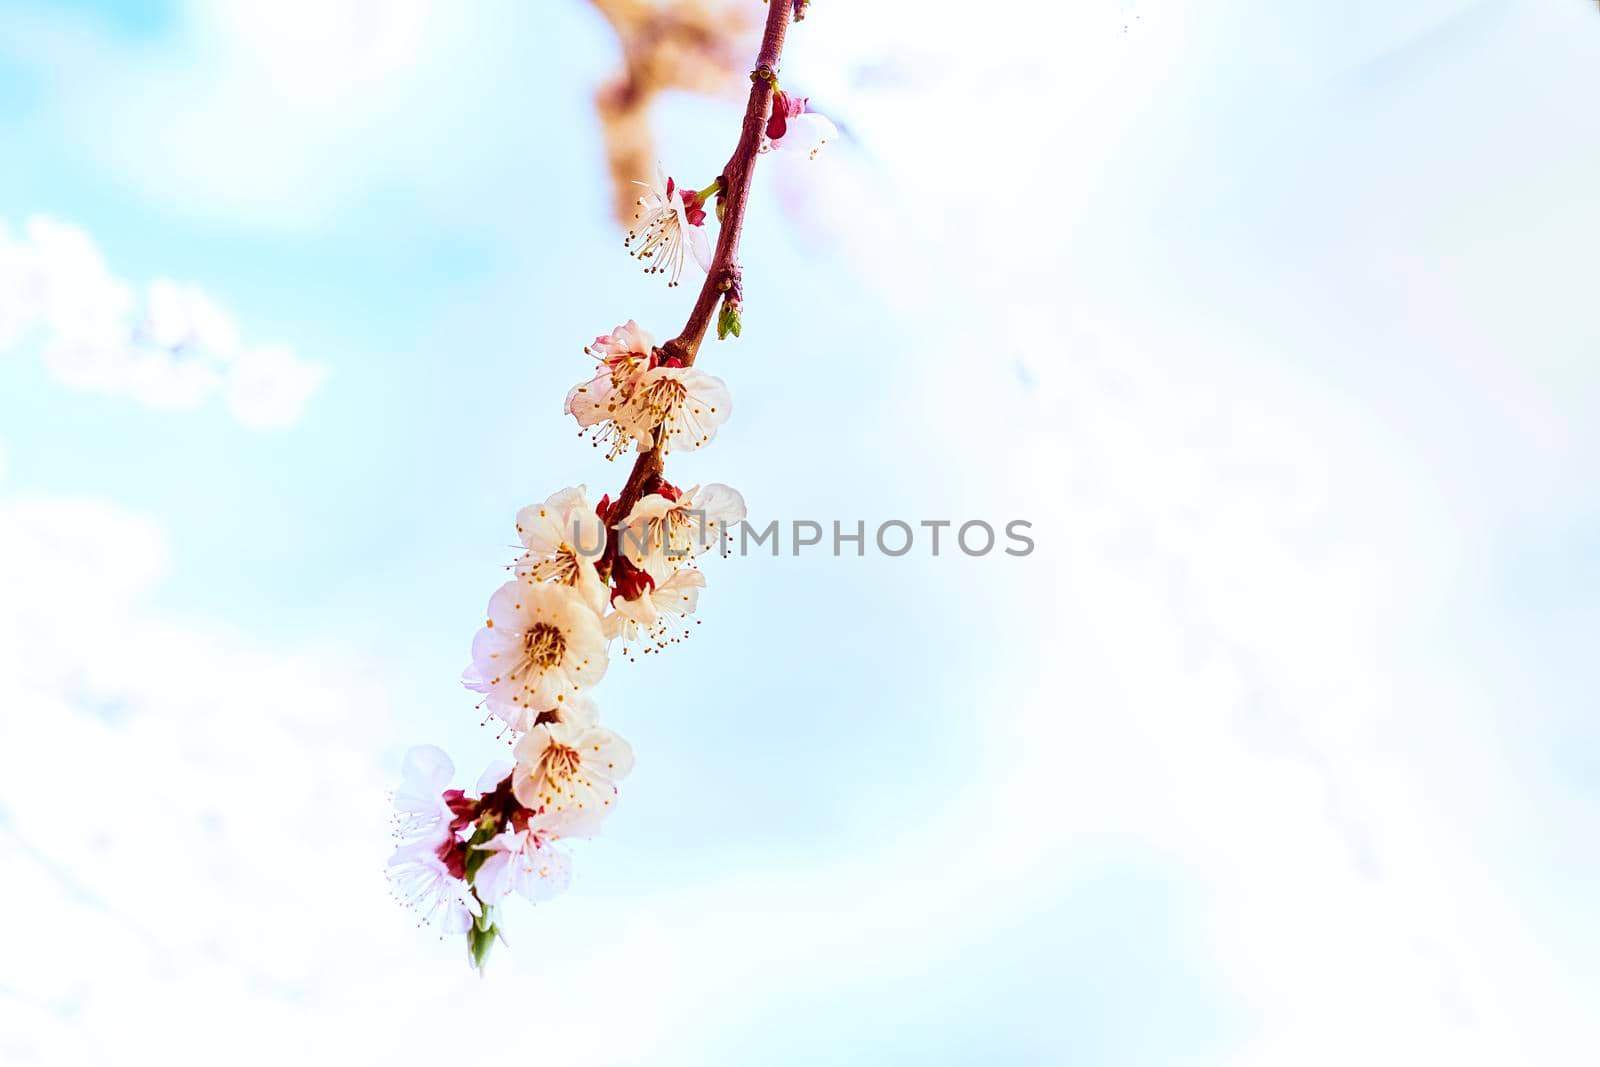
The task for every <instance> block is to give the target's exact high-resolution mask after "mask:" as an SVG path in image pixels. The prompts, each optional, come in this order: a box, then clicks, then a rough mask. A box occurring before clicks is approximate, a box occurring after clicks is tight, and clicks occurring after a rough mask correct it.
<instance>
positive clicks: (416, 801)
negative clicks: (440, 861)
mask: <svg viewBox="0 0 1600 1067" xmlns="http://www.w3.org/2000/svg"><path fill="white" fill-rule="evenodd" d="M455 773H456V767H455V764H454V763H451V762H450V757H449V756H448V755H446V754H445V752H444V750H443V749H441V748H436V747H434V746H433V745H417V746H416V747H414V748H412V749H410V750H408V751H407V752H406V754H405V758H404V759H403V760H401V762H400V788H399V789H397V790H395V794H394V811H395V835H396V836H397V837H400V838H401V839H403V840H405V841H423V840H425V841H431V842H432V843H433V844H435V845H437V844H439V843H440V842H441V841H443V840H445V837H446V836H447V835H448V833H449V828H450V823H451V822H452V821H453V820H454V819H455V817H456V815H457V810H456V808H455V807H452V803H451V802H452V800H453V799H455V798H459V797H460V796H461V792H460V790H455V791H453V792H454V796H452V795H451V793H452V791H451V790H450V779H451V778H453V777H454V776H455Z"/></svg>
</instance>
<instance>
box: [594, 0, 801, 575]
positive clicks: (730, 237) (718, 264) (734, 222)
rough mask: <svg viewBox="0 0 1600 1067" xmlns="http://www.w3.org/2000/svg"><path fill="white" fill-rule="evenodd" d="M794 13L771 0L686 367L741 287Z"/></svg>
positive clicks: (632, 477)
mask: <svg viewBox="0 0 1600 1067" xmlns="http://www.w3.org/2000/svg"><path fill="white" fill-rule="evenodd" d="M793 11H794V4H793V2H792V0H767V23H766V27H765V29H764V30H763V31H762V33H761V50H760V52H759V53H758V54H757V56H756V66H755V69H754V70H753V71H751V72H750V100H749V102H748V103H747V104H745V109H744V125H743V126H742V127H741V128H740V130H739V143H738V145H737V146H736V147H735V148H734V150H733V156H732V157H731V158H730V159H729V160H728V163H727V165H726V166H725V167H723V168H722V174H721V191H720V193H719V195H720V196H721V197H722V200H723V212H722V226H721V229H720V230H719V231H718V233H717V249H716V253H715V254H714V256H713V257H712V261H711V269H710V270H708V271H707V272H706V281H705V284H704V285H702V286H701V287H700V296H699V298H698V299H696V300H695V302H694V310H692V311H691V312H689V321H688V323H687V324H685V325H684V327H683V332H682V333H680V334H678V336H676V337H674V338H673V339H672V340H670V341H668V342H667V343H666V344H664V345H662V346H661V349H662V351H663V352H664V353H665V354H667V355H669V356H676V357H677V358H679V359H681V360H682V361H683V363H684V365H685V366H689V365H691V364H693V363H694V360H695V356H696V355H698V354H699V352H700V344H701V342H702V341H704V340H705V336H706V330H707V329H708V328H709V327H710V325H711V317H712V316H713V315H714V314H715V313H716V310H717V302H718V301H719V300H720V299H722V295H723V293H725V292H727V291H728V290H729V289H730V288H732V287H733V286H735V285H737V284H739V281H740V272H739V262H738V260H739V238H740V236H742V234H743V232H744V212H745V205H746V202H747V201H748V199H749V196H750V180H751V177H752V176H753V175H754V173H755V166H756V156H757V155H758V154H760V151H761V134H762V130H763V129H764V128H765V127H766V124H767V115H768V111H769V110H770V109H771V107H772V94H773V91H774V90H775V89H776V88H777V84H778V61H779V60H780V59H781V58H782V57H783V41H784V37H785V36H786V35H787V34H788V31H789V20H790V17H791V15H792V14H793ZM662 465H663V459H662V455H661V446H660V444H657V445H656V447H654V448H652V449H650V450H649V451H648V452H642V453H640V455H639V458H638V459H637V460H635V461H634V464H633V470H632V472H631V473H629V475H628V481H627V483H626V484H625V485H624V486H623V487H622V492H621V493H620V494H619V495H618V497H617V502H616V508H615V511H614V512H613V514H616V515H619V516H626V515H627V514H628V513H629V512H630V511H632V510H633V506H634V505H635V504H637V503H638V502H639V498H640V497H641V496H643V495H644V487H645V484H646V483H647V482H649V481H650V479H651V478H653V477H656V476H657V475H659V474H660V473H661V471H662ZM617 541H618V539H617V536H616V531H615V530H612V531H611V532H610V543H609V544H608V546H607V554H606V555H607V558H611V557H612V556H614V554H615V550H616V548H617Z"/></svg>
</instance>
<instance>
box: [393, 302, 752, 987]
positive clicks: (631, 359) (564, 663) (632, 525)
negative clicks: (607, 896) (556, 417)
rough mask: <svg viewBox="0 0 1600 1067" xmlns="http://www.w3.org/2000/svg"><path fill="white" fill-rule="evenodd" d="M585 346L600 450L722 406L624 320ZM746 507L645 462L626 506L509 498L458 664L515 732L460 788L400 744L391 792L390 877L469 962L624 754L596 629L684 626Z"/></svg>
mask: <svg viewBox="0 0 1600 1067" xmlns="http://www.w3.org/2000/svg"><path fill="white" fill-rule="evenodd" d="M587 351H588V352H589V354H590V355H592V356H593V357H594V358H595V359H596V360H597V361H598V367H597V369H596V372H595V375H594V377H593V378H592V379H590V380H589V381H586V382H583V383H580V384H579V385H577V386H574V387H573V389H572V391H571V392H570V393H569V394H568V396H567V403H566V409H567V412H568V413H569V414H571V415H572V416H573V417H574V418H575V419H576V420H577V422H578V424H579V425H580V426H581V427H584V428H585V429H586V430H594V431H595V432H596V434H597V437H601V438H603V439H605V440H607V441H608V442H610V452H609V455H610V456H611V457H612V458H615V457H616V456H619V455H621V454H622V453H624V452H625V451H627V450H628V449H629V448H630V447H631V448H636V449H637V450H638V451H639V453H640V454H641V455H643V454H645V453H650V452H656V453H658V454H660V455H663V456H664V455H665V454H666V453H667V452H668V451H670V450H671V449H674V448H677V449H695V448H699V447H700V446H701V445H703V444H705V443H706V442H708V441H710V440H711V438H712V437H713V436H715V435H716V431H717V427H718V426H720V425H721V424H722V423H723V421H725V420H726V419H727V417H728V415H729V413H730V411H731V410H732V403H731V401H730V399H729V396H728V389H727V386H726V385H724V384H723V382H722V381H721V380H720V379H717V378H715V377H712V376H711V375H709V374H705V373H703V372H701V371H697V370H695V369H694V368H693V367H689V366H684V365H683V362H682V361H681V360H675V359H673V358H671V357H666V356H663V355H662V349H660V348H658V347H657V346H656V345H655V344H654V343H653V342H652V341H651V339H650V336H649V335H648V334H646V333H645V332H644V331H643V330H642V329H640V328H639V326H638V324H637V323H634V322H628V323H627V324H625V325H623V326H619V327H617V329H616V330H615V331H613V332H612V333H611V334H610V335H608V336H605V337H600V338H597V339H596V340H595V342H594V344H592V345H590V346H589V348H588V349H587ZM744 517H745V504H744V498H743V497H741V496H740V495H739V493H738V492H737V491H736V490H734V489H732V488H730V487H728V486H726V485H720V484H710V485H703V486H693V487H691V488H687V489H680V488H679V487H677V486H675V485H673V484H671V483H670V482H668V481H667V480H666V479H665V478H663V477H662V476H661V475H660V474H659V473H658V474H652V475H650V476H648V477H647V478H645V479H644V480H643V481H642V482H641V483H640V484H639V486H638V493H637V499H636V500H634V502H633V503H632V504H631V505H629V506H627V507H623V506H622V502H621V500H620V499H619V500H617V501H613V500H612V499H611V497H610V496H609V495H607V496H603V497H601V499H600V500H599V501H597V502H593V503H591V501H590V500H589V498H588V496H587V492H586V489H585V488H584V487H583V486H576V487H573V488H568V489H562V490H559V491H558V492H556V493H553V494H552V495H551V496H550V497H549V498H547V499H546V500H544V501H543V502H542V503H538V504H530V505H528V506H527V507H525V508H523V509H522V510H521V511H519V512H518V513H517V517H516V529H517V536H518V538H519V540H520V541H521V542H522V548H523V551H522V553H521V554H520V555H519V556H518V557H517V559H515V560H514V561H513V562H512V563H511V564H510V565H509V570H510V571H511V579H510V580H509V581H507V582H506V583H505V584H503V585H501V586H500V588H498V589H496V590H495V592H494V594H493V595H492V596H491V597H490V598H489V607H488V612H487V617H486V618H485V620H484V624H483V627H482V629H480V630H479V631H478V633H477V635H476V636H475V637H474V638H473V641H472V662H471V664H470V665H469V666H468V667H467V669H466V671H465V673H464V674H463V676H462V682H463V684H464V685H465V686H466V687H467V688H468V689H470V690H472V691H473V692H475V693H478V694H481V696H482V700H481V702H480V705H479V706H480V707H482V708H484V709H485V710H487V712H488V714H489V716H490V717H491V718H493V719H497V720H499V722H500V724H501V727H502V733H503V734H504V733H509V734H511V735H513V737H514V738H515V741H514V747H513V750H512V752H513V755H514V757H515V762H514V763H512V764H507V765H498V766H495V767H491V768H490V769H489V770H488V771H487V772H486V773H485V774H484V775H483V777H482V778H481V779H480V780H479V782H478V785H477V789H476V791H475V792H472V793H468V792H466V791H464V790H462V789H458V788H454V787H452V785H451V777H452V775H453V773H454V768H453V766H452V765H451V763H450V760H449V758H448V757H447V756H446V755H445V754H444V753H443V752H441V751H439V750H438V749H436V748H432V747H431V746H424V747H420V748H415V749H412V750H411V751H410V752H409V753H408V754H407V756H406V760H405V769H404V777H403V781H402V784H401V787H400V789H399V791H398V792H397V793H396V795H395V809H396V813H397V814H396V819H397V823H396V836H397V837H399V839H400V846H399V848H398V849H396V851H395V853H394V855H393V856H392V857H391V859H390V861H389V870H390V877H391V881H392V882H393V884H394V886H395V889H396V893H397V895H398V896H399V897H400V899H401V900H402V901H403V902H405V903H406V904H407V905H408V906H410V907H413V908H415V909H416V910H417V911H418V912H419V914H420V915H421V917H422V919H423V921H425V922H437V923H439V925H440V926H441V927H442V929H443V930H445V931H446V932H449V933H456V934H460V933H465V934H466V935H467V936H468V945H469V949H470V951H471V956H472V959H473V961H474V962H475V963H476V964H478V965H480V966H481V964H482V962H483V959H484V954H485V953H486V952H487V951H488V948H489V946H490V945H491V944H492V943H493V941H494V940H495V938H496V937H497V936H498V935H499V930H498V926H497V924H496V920H495V916H494V909H495V906H496V905H498V904H499V903H500V901H502V900H503V899H504V898H505V897H506V896H507V895H508V894H510V893H512V892H516V893H519V894H521V895H522V896H524V897H527V898H528V899H530V900H534V901H540V900H546V899H549V898H550V897H552V896H554V895H556V894H557V893H559V892H561V890H563V889H564V888H566V885H567V881H568V878H569V876H570V869H571V868H570V862H569V859H568V857H567V854H566V853H565V852H563V851H561V849H560V848H559V846H558V845H557V842H559V841H561V840H562V839H563V838H567V837H588V836H592V835H593V834H594V833H595V832H596V831H598V830H599V829H600V827H601V826H602V824H603V823H604V821H605V818H606V816H607V815H608V814H610V812H611V810H612V808H613V807H614V806H615V802H616V797H617V783H618V782H619V781H620V780H621V779H623V778H625V777H626V776H627V774H628V772H629V770H631V769H632V767H633V752H632V750H631V749H630V748H629V747H628V743H627V742H626V741H624V740H623V739H622V738H621V737H619V736H617V735H616V734H615V733H613V732H612V731H610V730H608V729H606V728H605V727H603V726H601V725H600V724H599V709H598V708H597V707H596V706H595V704H594V702H593V701H592V700H591V699H590V698H589V696H588V692H589V690H590V689H592V688H593V687H594V686H595V685H596V684H597V683H598V682H599V681H600V679H601V678H603V677H604V676H605V673H606V669H607V667H608V665H609V663H610V660H611V647H612V645H613V644H614V643H616V642H617V641H618V639H620V640H621V651H622V653H623V654H624V655H628V654H629V653H630V652H631V650H633V649H635V648H639V649H642V650H643V651H645V652H653V651H659V650H661V649H664V648H666V647H667V646H668V645H670V644H672V643H674V642H676V641H678V640H680V639H681V638H682V637H683V636H686V635H687V631H685V630H683V629H681V627H682V623H683V621H684V619H685V617H686V616H688V615H691V614H693V613H694V611H695V608H696V607H697V606H698V604H699V597H700V590H701V589H703V588H704V587H705V584H706V580H705V575H704V573H703V572H702V571H701V570H700V569H699V567H698V565H697V559H698V557H700V556H702V555H704V554H705V553H707V552H708V551H709V550H710V549H712V548H714V547H717V546H719V545H720V544H721V542H722V539H723V538H724V537H725V536H726V531H727V529H728V528H729V527H730V526H733V525H735V524H737V523H738V522H740V521H741V520H742V519H743V518H744Z"/></svg>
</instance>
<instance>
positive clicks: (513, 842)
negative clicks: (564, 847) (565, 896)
mask: <svg viewBox="0 0 1600 1067" xmlns="http://www.w3.org/2000/svg"><path fill="white" fill-rule="evenodd" d="M473 848H475V849H479V850H482V851H485V852H489V853H491V855H490V856H489V858H488V859H486V860H484V861H483V866H481V867H479V868H478V871H477V874H475V875H474V876H473V879H472V884H473V885H474V886H475V887H476V888H477V890H478V896H479V898H481V899H482V900H483V902H484V903H485V904H498V903H500V901H502V900H504V899H505V898H506V897H507V896H508V895H509V894H511V893H518V894H520V895H522V896H524V897H526V898H528V899H529V900H531V901H533V902H534V903H535V904H538V903H541V902H543V901H546V900H549V899H551V898H552V897H555V896H557V895H559V894H560V893H562V892H563V891H565V890H566V888H567V886H568V885H569V884H570V883H571V881H572V858H571V857H570V856H568V855H567V854H566V853H565V852H563V851H561V850H560V849H558V848H557V847H556V846H555V844H554V843H553V842H552V841H551V840H550V837H549V835H548V834H546V833H544V832H543V831H540V830H537V829H535V828H533V827H525V828H523V829H521V830H503V831H501V832H500V833H498V834H496V835H495V836H494V837H493V838H491V839H490V840H488V841H485V842H484V843H483V844H481V845H474V846H473Z"/></svg>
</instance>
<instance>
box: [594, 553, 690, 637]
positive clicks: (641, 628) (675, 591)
mask: <svg viewBox="0 0 1600 1067" xmlns="http://www.w3.org/2000/svg"><path fill="white" fill-rule="evenodd" d="M637 573H639V574H644V575H645V576H646V577H647V578H648V572H645V571H639V572H637ZM649 585H650V588H649V589H647V590H645V591H643V592H641V593H640V594H639V595H638V596H636V597H634V598H633V599H631V600H630V599H628V598H627V597H626V596H625V595H623V594H621V593H618V594H614V595H613V596H612V598H611V605H612V611H611V613H610V614H609V615H607V616H606V617H605V620H604V621H605V632H606V637H607V638H609V639H612V640H615V639H616V638H618V637H621V638H622V640H623V643H624V649H623V650H624V651H626V650H627V649H626V646H627V645H628V644H632V643H634V642H637V641H652V642H654V643H655V644H656V645H657V646H658V647H659V646H661V645H663V644H665V643H666V642H665V640H664V638H665V635H666V632H667V627H668V626H669V625H670V624H671V623H672V621H673V620H674V619H680V618H682V617H683V616H685V615H692V614H694V609H695V607H696V606H697V605H698V604H699V601H700V590H702V589H704V588H705V585H706V576H705V575H704V574H703V573H702V572H701V571H700V570H699V569H698V568H695V567H680V568H679V569H678V570H676V571H674V572H673V573H672V576H671V577H669V578H667V579H666V580H665V581H663V582H662V583H661V584H660V585H656V584H655V581H654V579H650V581H649Z"/></svg>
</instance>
